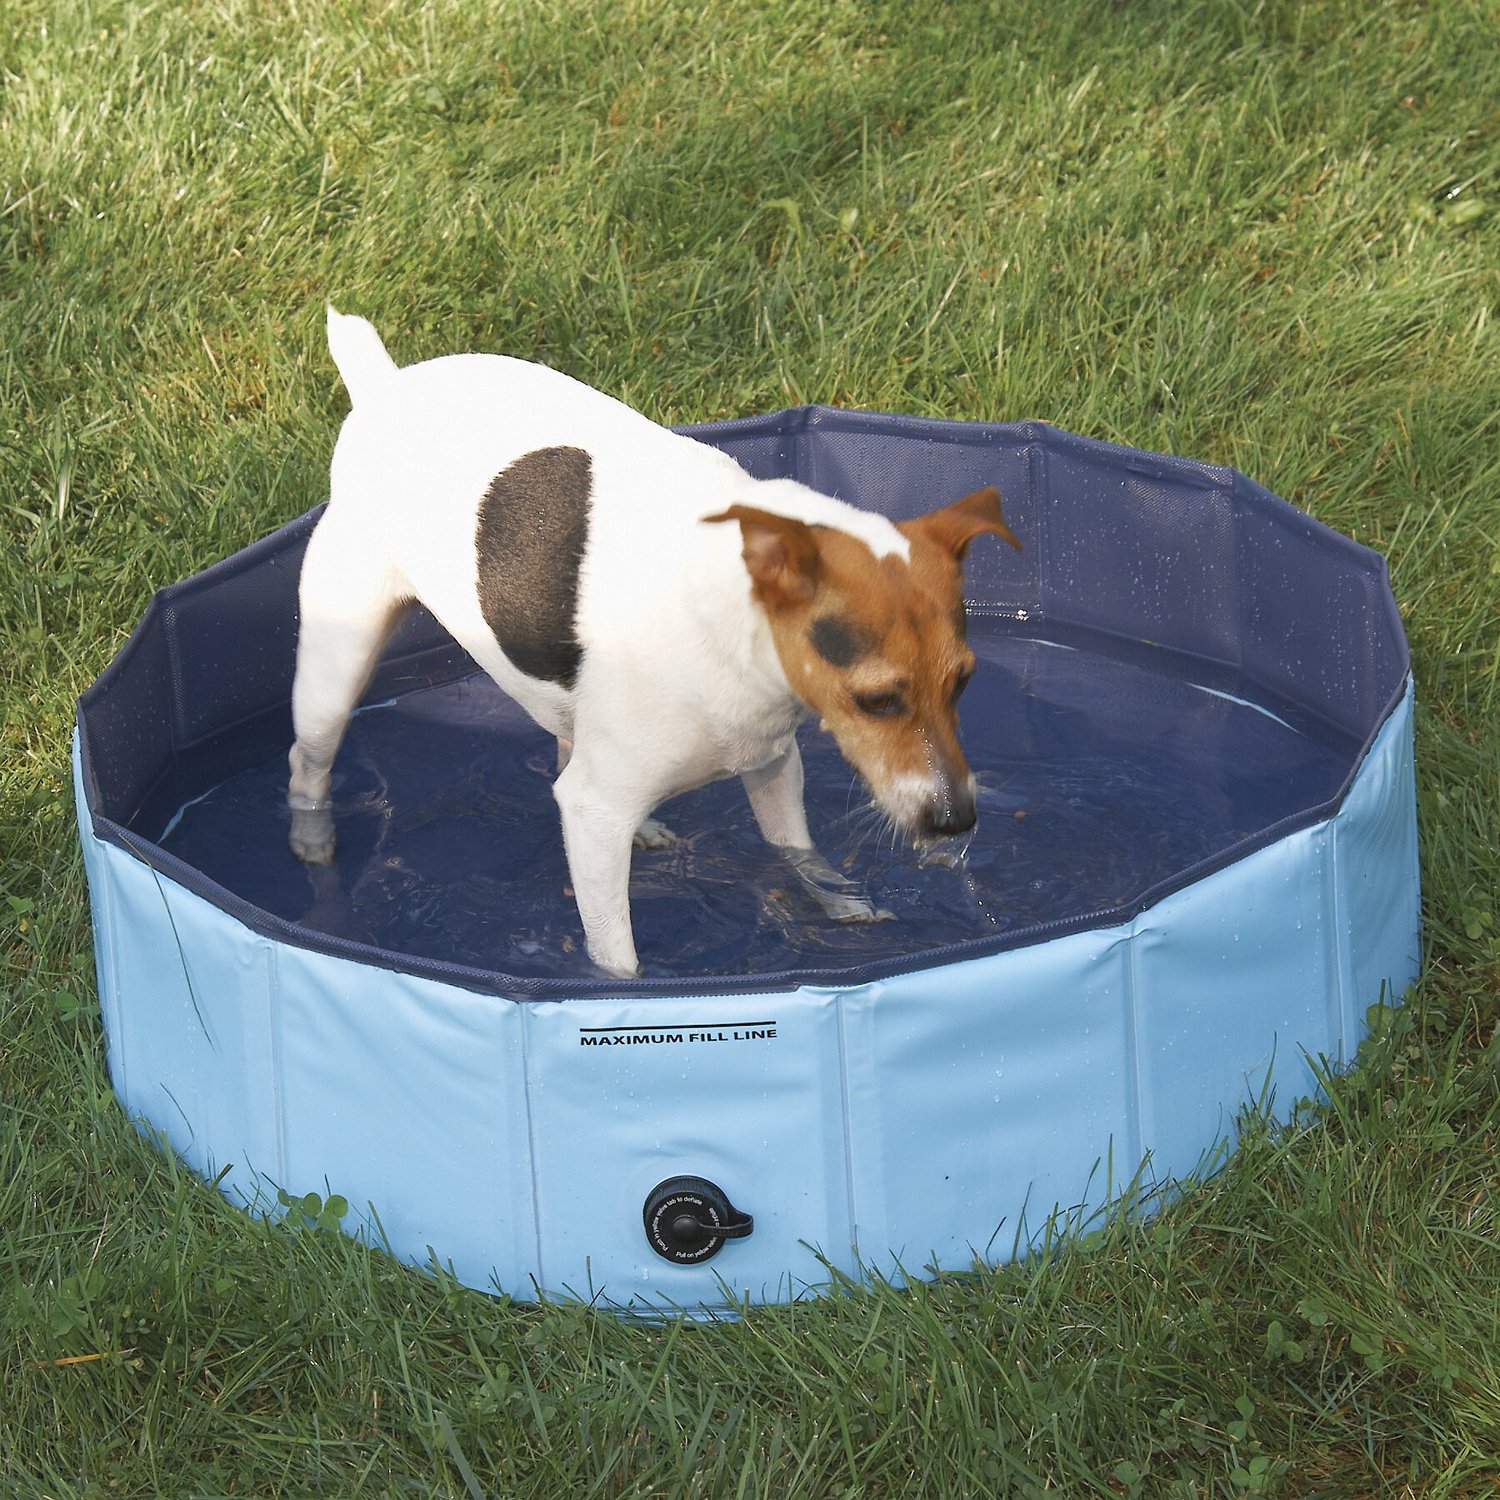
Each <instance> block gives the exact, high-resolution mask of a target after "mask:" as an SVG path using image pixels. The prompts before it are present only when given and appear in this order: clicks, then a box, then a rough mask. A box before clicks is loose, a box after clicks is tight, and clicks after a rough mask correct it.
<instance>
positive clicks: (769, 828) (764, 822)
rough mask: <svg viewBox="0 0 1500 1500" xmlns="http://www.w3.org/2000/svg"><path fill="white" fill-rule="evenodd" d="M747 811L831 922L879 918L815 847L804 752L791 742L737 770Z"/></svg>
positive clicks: (876, 919)
mask: <svg viewBox="0 0 1500 1500" xmlns="http://www.w3.org/2000/svg"><path fill="white" fill-rule="evenodd" d="M740 780H741V781H742V782H743V783H744V787H745V792H746V794H747V795H748V796H749V798H750V809H751V811H752V812H753V813H754V814H755V821H756V824H757V825H758V826H759V828H760V831H761V834H762V836H763V837H764V838H765V841H766V842H767V843H768V844H770V845H772V846H773V847H774V848H777V849H780V850H781V852H782V854H783V855H784V856H785V858H786V861H787V863H788V864H789V865H790V866H791V867H792V870H793V871H794V873H795V874H796V876H797V879H798V880H799V881H801V882H802V886H803V888H804V889H805V890H806V891H807V893H808V894H809V895H810V896H811V897H812V898H813V900H814V901H816V902H817V903H818V905H819V906H820V907H822V909H823V914H824V915H825V916H827V917H831V918H832V919H833V920H834V921H835V922H878V921H881V920H882V919H884V918H886V917H888V916H889V915H890V913H889V912H883V911H877V910H876V909H875V907H874V906H872V905H871V904H870V902H869V901H867V900H866V899H865V898H864V897H863V896H862V895H861V894H860V893H859V887H858V886H857V885H855V884H854V882H853V881H852V880H849V879H848V878H847V877H846V876H843V875H840V874H839V872H838V871H837V870H835V869H834V868H833V866H832V865H831V864H829V863H828V861H827V860H826V859H824V858H823V856H822V855H821V854H819V853H818V851H817V850H816V849H815V848H813V841H812V834H811V833H809V832H808V828H807V809H806V806H805V804H804V802H803V797H802V754H801V752H800V751H799V750H798V748H797V742H796V740H793V741H792V743H791V745H790V746H789V747H788V749H787V752H786V754H785V755H783V756H781V757H780V759H778V760H773V761H772V762H771V763H770V765H767V766H761V767H760V768H759V769H758V770H754V771H745V772H743V773H741V776H740Z"/></svg>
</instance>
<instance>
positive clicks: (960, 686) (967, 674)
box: [953, 667, 974, 699]
mask: <svg viewBox="0 0 1500 1500" xmlns="http://www.w3.org/2000/svg"><path fill="white" fill-rule="evenodd" d="M973 675H974V668H973V667H965V668H964V669H963V671H961V672H960V673H959V674H958V676H957V677H955V678H954V679H953V697H954V698H955V699H958V698H960V697H962V695H963V690H964V689H965V688H966V687H968V685H969V679H970V678H971V677H973Z"/></svg>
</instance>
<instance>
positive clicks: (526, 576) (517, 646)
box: [474, 448, 593, 687]
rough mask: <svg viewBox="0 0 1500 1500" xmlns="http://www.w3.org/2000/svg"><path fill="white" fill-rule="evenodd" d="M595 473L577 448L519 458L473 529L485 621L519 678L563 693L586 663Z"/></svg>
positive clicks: (498, 479) (500, 477) (499, 479)
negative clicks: (582, 639) (582, 599)
mask: <svg viewBox="0 0 1500 1500" xmlns="http://www.w3.org/2000/svg"><path fill="white" fill-rule="evenodd" d="M592 467H593V466H592V463H591V462H590V459H589V455H588V454H587V453H585V452H584V451H583V449H582V448H541V449H538V450H537V451H536V452H535V453H527V454H525V455H523V456H522V457H521V458H518V459H517V460H516V461H515V462H514V463H513V464H511V465H510V467H509V468H507V469H503V470H502V471H501V472H500V473H499V474H497V475H496V476H495V477H494V479H493V480H492V481H491V482H490V487H489V489H487V490H486V491H485V494H484V499H483V500H482V501H480V504H479V516H478V521H477V524H476V527H475V536H474V546H475V551H476V554H477V559H478V572H479V607H480V609H481V610H482V611H483V613H484V619H485V623H486V624H487V625H488V626H489V627H490V629H491V630H492V631H494V633H495V639H496V640H497V641H498V642H499V643H500V649H501V650H502V651H503V652H504V653H505V654H506V656H508V657H509V658H510V659H511V661H513V662H514V663H515V664H516V665H517V666H518V667H519V668H520V669H521V670H522V671H523V672H525V673H526V674H527V675H528V676H531V677H540V678H543V679H544V680H546V681H548V682H559V683H561V684H562V685H563V686H564V687H572V686H573V681H574V679H575V678H576V677H577V675H578V664H579V662H580V661H581V660H582V658H583V648H582V647H581V646H580V645H579V642H578V632H577V626H576V623H575V618H576V615H577V610H578V569H579V566H580V565H581V563H582V562H583V552H584V547H585V545H586V544H587V542H588V534H589V490H590V485H591V482H592Z"/></svg>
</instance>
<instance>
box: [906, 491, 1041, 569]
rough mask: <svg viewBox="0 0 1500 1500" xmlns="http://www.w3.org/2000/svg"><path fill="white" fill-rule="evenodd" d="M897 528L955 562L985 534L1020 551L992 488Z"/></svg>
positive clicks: (960, 560) (996, 494) (962, 558)
mask: <svg viewBox="0 0 1500 1500" xmlns="http://www.w3.org/2000/svg"><path fill="white" fill-rule="evenodd" d="M897 524H898V525H899V527H900V529H901V530H902V531H904V532H905V533H906V534H907V536H909V537H922V538H924V539H925V540H927V541H929V542H932V543H934V544H935V545H937V546H939V547H941V548H942V549H943V550H944V551H945V552H951V553H952V554H953V556H954V557H955V558H956V559H957V560H958V561H959V562H962V561H963V560H964V553H966V552H967V551H968V550H969V543H970V542H972V541H973V540H974V538H975V537H976V536H981V535H983V534H984V533H985V532H988V533H989V534H990V535H991V536H998V537H999V538H1000V539H1001V540H1002V541H1007V542H1009V543H1010V544H1011V546H1012V547H1014V548H1015V549H1016V551H1017V552H1019V551H1020V550H1021V544H1020V542H1018V541H1017V540H1016V535H1015V533H1014V532H1013V531H1012V530H1011V529H1010V527H1009V526H1007V525H1006V524H1005V516H1004V514H1003V513H1002V512H1001V509H1000V491H999V490H997V489H996V488H995V487H994V485H986V486H985V487H984V488H983V489H982V490H975V491H974V493H973V494H972V495H965V496H964V497H963V499H962V500H955V501H954V502H953V504H952V505H945V506H944V507H943V508H942V509H941V510H935V511H933V512H932V513H931V514H930V515H925V516H918V517H917V518H916V519H915V520H912V521H901V522H898V523H897Z"/></svg>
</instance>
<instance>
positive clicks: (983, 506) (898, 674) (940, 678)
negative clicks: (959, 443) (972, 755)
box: [704, 488, 1021, 839]
mask: <svg viewBox="0 0 1500 1500" xmlns="http://www.w3.org/2000/svg"><path fill="white" fill-rule="evenodd" d="M704 519H705V520H708V521H738V522H739V526H740V535H741V541H742V552H743V556H744V559H745V568H746V571H747V572H748V573H749V575H750V587H751V593H752V594H753V595H754V597H755V599H756V600H757V601H758V602H759V603H760V604H761V605H762V607H763V608H764V609H765V611H766V617H767V619H768V620H769V622H770V625H771V634H772V638H773V639H774V641H775V643H776V651H777V654H778V655H779V656H780V658H781V664H782V667H783V669H784V670H785V672H786V674H787V680H788V681H789V682H790V683H791V686H792V690H793V692H795V693H796V694H797V696H798V697H799V698H801V699H802V701H803V702H804V703H805V704H806V705H807V706H808V707H809V708H810V709H811V710H812V711H813V712H814V713H816V714H817V715H818V716H819V718H820V719H821V720H822V722H823V727H824V728H825V729H827V730H828V731H829V732H830V733H831V734H832V735H833V737H834V739H835V741H836V742H837V743H838V747H839V749H840V750H841V751H842V752H843V754H844V758H845V759H846V760H848V761H849V763H850V764H851V765H852V766H853V767H854V768H855V770H856V771H858V772H859V774H860V775H861V776H862V777H863V778H864V781H865V783H866V785H868V786H869V788H870V791H871V793H872V794H873V796H874V798H875V802H876V804H877V805H878V806H879V807H880V808H881V809H882V811H884V812H885V813H886V814H887V815H888V816H889V817H890V818H891V820H892V821H893V822H894V823H895V824H896V826H897V827H899V828H900V829H901V830H902V831H903V832H905V833H907V834H908V835H909V836H911V837H913V838H917V839H931V838H941V837H944V836H947V835H950V834H956V833H962V832H963V831H964V830H965V829H967V828H970V827H972V826H973V823H974V778H973V775H972V774H971V773H970V771H969V766H968V762H967V761H966V760H965V759H964V754H963V750H962V749H961V748H960V746H959V742H958V698H959V694H960V693H962V692H963V690H964V688H965V686H966V685H967V684H968V681H969V677H970V674H971V673H972V672H973V670H974V653H973V652H972V651H970V650H969V647H968V642H967V639H966V635H965V629H964V604H963V575H962V573H961V571H960V564H961V562H962V561H963V557H964V554H965V553H966V552H967V551H968V548H969V544H970V542H972V541H973V540H974V538H975V537H977V536H980V535H983V534H985V533H989V534H991V535H994V536H999V537H1001V538H1003V539H1004V540H1005V541H1007V542H1009V543H1010V544H1011V546H1013V547H1015V548H1016V549H1017V550H1018V551H1019V550H1020V546H1021V544H1020V542H1018V541H1017V540H1016V538H1015V536H1014V534H1013V533H1012V532H1011V529H1010V527H1009V526H1007V525H1006V524H1005V517H1004V515H1003V514H1002V512H1001V506H1000V495H999V492H998V491H997V490H995V489H993V488H986V489H982V490H976V491H975V492H974V493H973V494H971V495H966V496H965V497H964V498H963V499H962V500H958V501H955V502H954V503H953V504H952V505H948V506H944V507H943V508H942V509H941V510H936V511H933V512H932V513H931V514H929V515H925V516H919V517H917V518H916V519H915V520H910V521H902V522H900V523H899V530H900V531H901V533H902V535H903V536H905V537H906V539H907V542H908V545H909V548H910V558H909V560H903V559H902V558H901V557H899V556H895V555H891V556H886V557H880V558H877V557H876V556H875V554H874V552H872V551H871V549H870V547H869V546H868V545H867V544H866V543H864V542H863V541H860V540H858V539H857V538H855V537H853V536H851V535H850V534H849V533H848V532H844V531H839V530H837V529H835V528H833V527H828V526H810V525H808V524H807V523H806V522H804V521H798V520H795V519H793V518H792V517H789V516H782V515H777V514H775V513H774V512H771V511H764V510H757V509H755V508H754V507H751V506H744V505H732V506H730V507H729V509H728V510H726V511H724V512H722V513H721V514H719V515H714V516H706V517H705V518H704Z"/></svg>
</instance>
